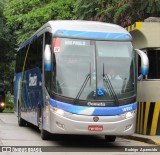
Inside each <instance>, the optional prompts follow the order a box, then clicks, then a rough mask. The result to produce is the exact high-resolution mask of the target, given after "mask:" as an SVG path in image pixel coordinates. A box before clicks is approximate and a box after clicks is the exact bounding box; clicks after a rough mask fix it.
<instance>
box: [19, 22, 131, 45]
mask: <svg viewBox="0 0 160 155" xmlns="http://www.w3.org/2000/svg"><path fill="white" fill-rule="evenodd" d="M46 28H51V31H52V33H53V35H54V36H56V37H74V38H86V39H104V40H132V37H131V35H130V34H129V33H128V32H127V31H126V30H125V29H124V28H122V27H121V26H119V25H115V24H110V23H104V22H97V21H81V20H55V21H48V22H47V23H46V24H45V25H43V26H42V27H41V28H40V29H39V30H38V31H36V32H35V33H34V34H33V35H32V37H31V38H29V39H28V40H27V41H26V42H25V43H23V44H22V45H21V46H20V48H22V47H24V46H26V45H27V44H28V43H30V42H31V41H32V40H33V39H34V37H36V36H39V35H40V34H42V32H43V31H45V29H46Z"/></svg>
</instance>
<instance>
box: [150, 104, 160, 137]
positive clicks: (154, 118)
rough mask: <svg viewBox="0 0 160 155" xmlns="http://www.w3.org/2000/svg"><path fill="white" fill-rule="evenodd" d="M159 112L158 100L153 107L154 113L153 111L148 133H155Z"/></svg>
mask: <svg viewBox="0 0 160 155" xmlns="http://www.w3.org/2000/svg"><path fill="white" fill-rule="evenodd" d="M159 113H160V102H156V103H155V107H154V113H153V119H152V126H151V132H150V135H155V134H156V130H157V124H158V117H159Z"/></svg>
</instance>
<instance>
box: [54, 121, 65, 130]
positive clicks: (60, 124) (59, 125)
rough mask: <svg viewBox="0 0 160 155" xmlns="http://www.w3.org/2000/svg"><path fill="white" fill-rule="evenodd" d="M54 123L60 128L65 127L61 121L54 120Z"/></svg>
mask: <svg viewBox="0 0 160 155" xmlns="http://www.w3.org/2000/svg"><path fill="white" fill-rule="evenodd" d="M56 124H57V126H58V127H60V128H62V129H64V128H65V125H64V124H62V123H59V122H56Z"/></svg>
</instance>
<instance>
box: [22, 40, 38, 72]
mask: <svg viewBox="0 0 160 155" xmlns="http://www.w3.org/2000/svg"><path fill="white" fill-rule="evenodd" d="M36 43H37V42H36V40H34V41H32V42H31V44H30V47H29V51H28V56H27V60H26V66H25V70H29V69H33V68H36V61H37V60H36V58H37V50H36V49H37V45H36ZM28 46H29V45H28ZM27 50H28V47H27Z"/></svg>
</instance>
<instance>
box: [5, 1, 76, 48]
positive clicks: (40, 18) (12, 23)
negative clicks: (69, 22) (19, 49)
mask: <svg viewBox="0 0 160 155" xmlns="http://www.w3.org/2000/svg"><path fill="white" fill-rule="evenodd" d="M72 10H73V0H54V1H53V0H43V1H42V0H8V3H6V6H5V11H4V15H5V17H6V19H7V25H8V27H9V28H10V29H12V31H13V32H14V34H15V36H16V38H17V43H18V45H19V44H21V43H22V42H24V41H25V40H26V39H27V38H28V37H30V36H31V35H32V34H33V32H35V31H36V30H37V29H38V28H40V27H41V26H42V25H43V24H45V23H46V22H47V21H49V20H56V19H71V18H72V16H73V13H72Z"/></svg>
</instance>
